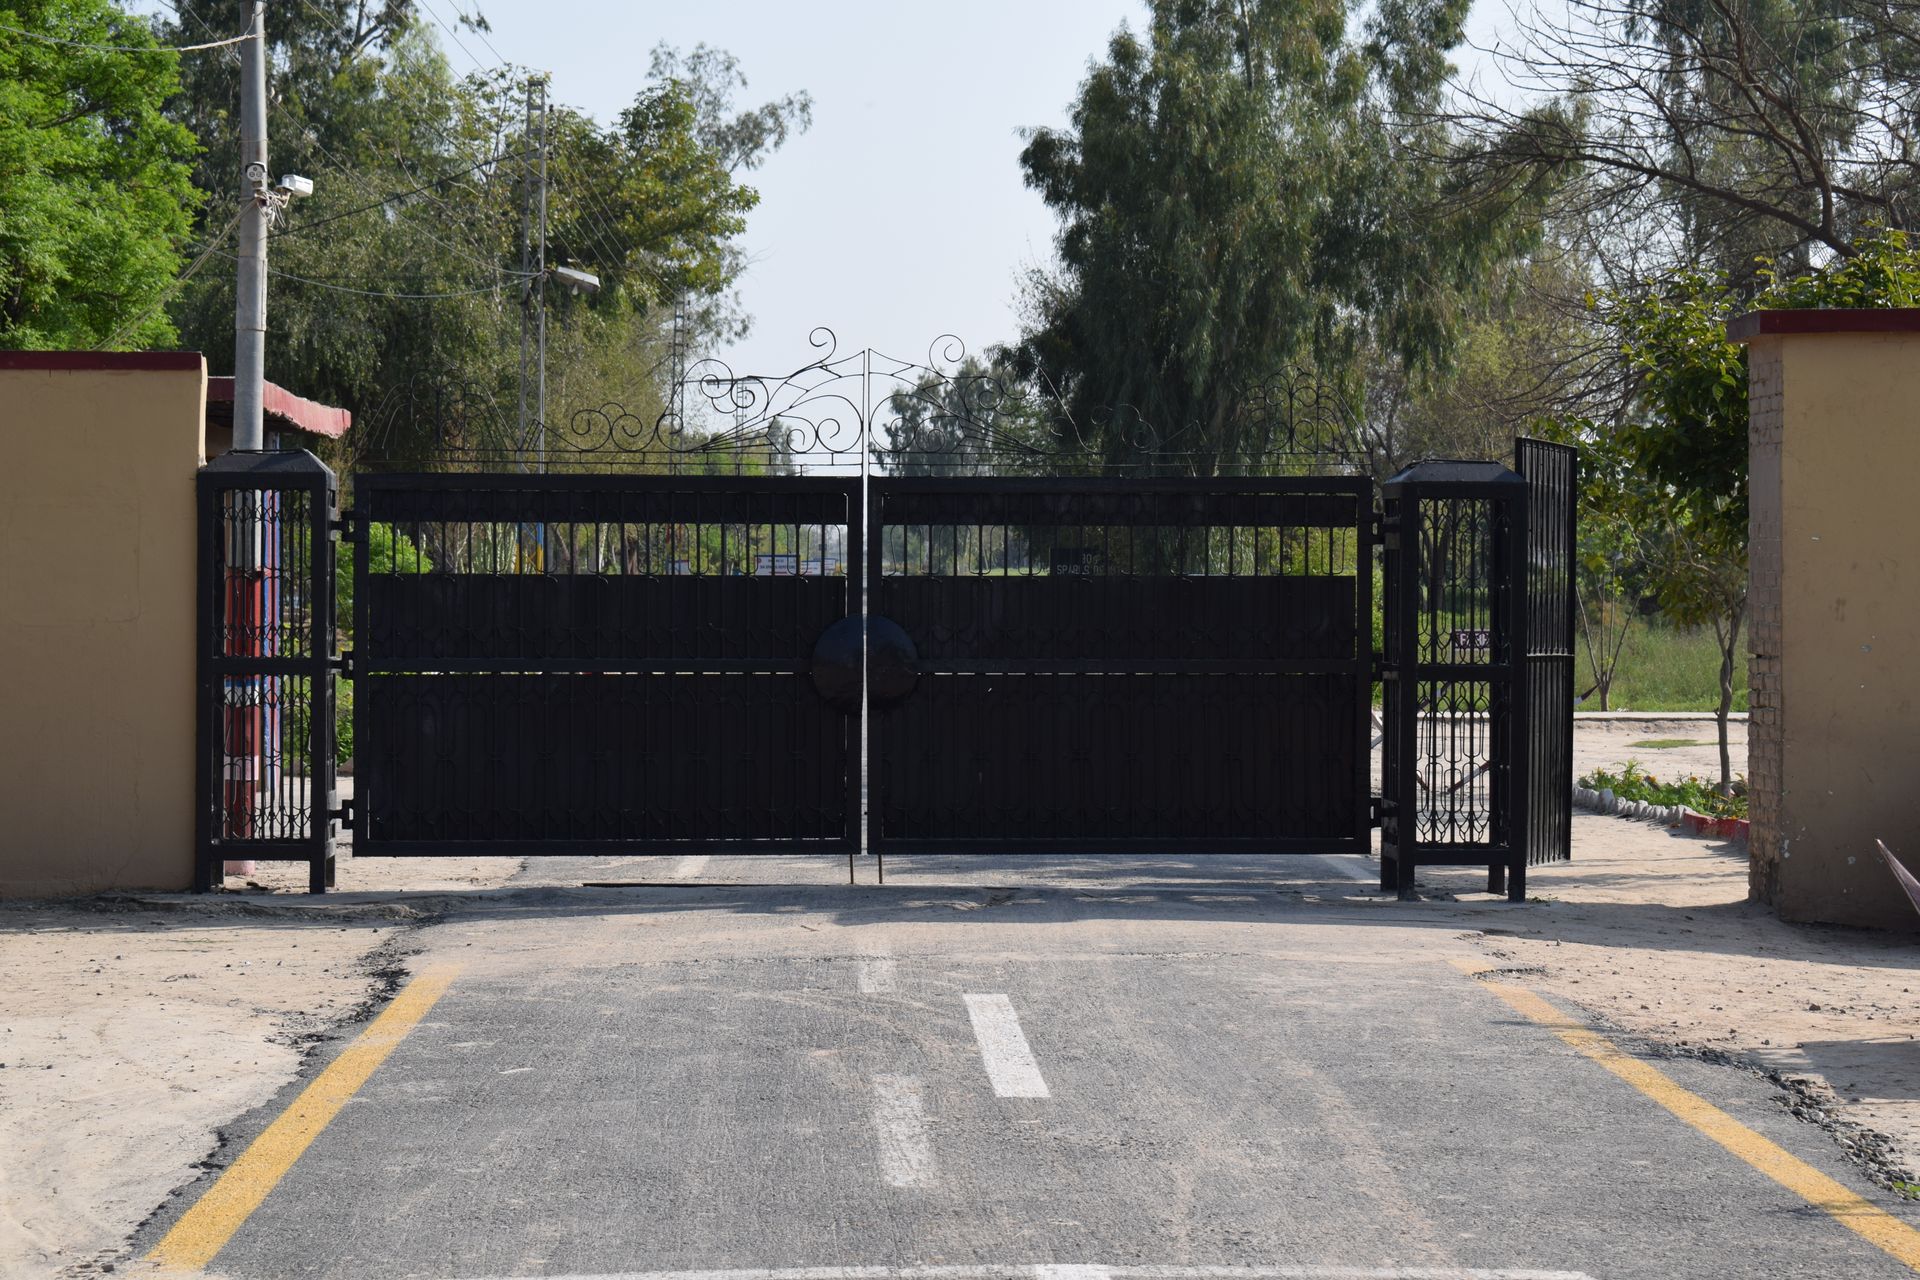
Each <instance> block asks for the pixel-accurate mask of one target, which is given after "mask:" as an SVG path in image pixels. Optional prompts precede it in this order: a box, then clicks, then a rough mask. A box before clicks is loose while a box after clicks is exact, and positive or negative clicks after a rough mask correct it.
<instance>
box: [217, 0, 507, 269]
mask: <svg viewBox="0 0 1920 1280" xmlns="http://www.w3.org/2000/svg"><path fill="white" fill-rule="evenodd" d="M301 2H302V3H303V4H305V5H306V7H307V9H308V10H309V11H310V12H311V13H313V15H314V16H315V17H317V18H319V19H320V20H321V21H323V22H328V23H331V24H332V26H333V27H334V29H335V30H337V31H339V32H340V33H341V34H343V35H347V36H351V35H352V33H351V32H350V31H348V29H347V28H346V26H344V25H343V24H341V23H339V22H337V21H335V20H334V19H332V18H330V17H329V16H328V15H327V14H326V13H325V12H324V11H323V10H321V9H320V8H319V7H318V6H316V5H315V4H314V3H313V0H301ZM429 12H431V11H429ZM433 16H434V21H435V22H439V21H440V19H439V16H438V15H437V14H436V15H433ZM202 25H205V24H204V23H203V24H202ZM441 26H442V27H443V28H444V26H445V24H444V23H441ZM449 34H452V33H451V32H449ZM489 47H491V45H489ZM461 48H462V52H465V53H466V55H467V57H468V58H472V59H473V60H474V64H475V65H476V66H479V65H480V63H479V60H478V59H477V58H473V52H472V51H471V50H469V49H466V47H465V46H464V45H463V46H461ZM386 52H387V53H389V54H390V55H391V56H392V58H393V62H394V65H395V66H398V67H401V68H403V69H404V68H405V67H406V60H405V57H404V56H403V48H402V46H400V45H396V44H388V45H387V46H386ZM416 69H417V64H416ZM481 69H482V70H485V69H486V68H484V67H482V68H481ZM420 123H422V124H424V125H426V127H427V128H428V129H430V130H432V132H433V133H434V135H435V136H436V137H438V138H439V139H440V141H441V142H443V143H445V144H446V146H447V148H448V149H449V150H450V151H454V152H458V151H460V150H461V147H460V144H458V143H456V142H455V141H454V140H453V139H452V138H450V137H448V136H447V134H446V131H445V130H443V129H441V128H440V127H439V126H438V125H436V124H435V123H433V121H431V120H428V119H424V118H423V119H421V121H420ZM303 132H304V136H305V137H306V139H307V141H308V142H309V143H311V144H312V145H313V147H314V148H315V149H316V150H317V151H319V153H320V154H321V156H322V157H323V158H325V160H326V161H327V162H328V163H330V164H332V165H333V167H334V168H335V169H336V170H337V171H339V172H340V173H341V174H343V175H344V176H346V177H347V178H349V180H351V181H353V182H356V183H358V184H359V185H360V186H361V188H362V189H363V190H366V191H374V190H376V188H375V187H373V186H372V184H370V183H368V182H367V181H366V179H365V178H364V177H362V176H361V175H360V174H359V173H358V172H357V171H355V170H351V169H349V168H348V167H347V166H346V165H344V164H342V163H341V162H340V161H339V160H338V159H337V158H335V157H334V156H333V154H332V153H331V152H329V151H328V150H327V149H326V146H325V145H324V144H323V143H321V141H320V140H319V138H318V137H316V136H315V135H314V133H313V131H312V130H311V129H305V130H303ZM521 154H524V153H523V152H514V151H503V152H500V153H498V154H497V155H495V156H493V157H491V158H489V159H487V160H482V161H480V162H479V163H477V164H474V165H471V166H469V167H468V168H467V169H465V170H452V171H449V172H448V173H447V174H445V175H442V177H441V178H437V179H432V180H429V181H428V182H425V183H422V184H420V185H419V186H416V187H415V188H414V189H413V190H412V191H409V192H406V193H405V194H406V195H417V194H421V193H422V192H424V191H426V190H427V189H428V188H430V187H432V186H435V185H437V184H438V183H439V182H440V181H444V180H445V178H449V177H459V176H461V174H463V173H471V172H473V171H474V170H475V169H480V168H484V167H485V166H487V165H489V164H493V163H496V162H497V161H501V160H507V159H512V158H514V157H515V156H517V155H521ZM395 161H396V164H397V165H398V167H399V168H400V170H401V172H403V173H407V176H408V177H410V178H411V177H413V176H414V175H413V174H412V173H410V172H408V170H407V167H406V165H405V164H401V163H399V161H398V157H397V156H396V157H395ZM394 198H400V197H394ZM384 203H388V201H376V202H375V203H374V205H368V206H363V207H362V208H360V209H357V210H351V211H349V213H348V214H345V215H333V216H332V217H329V218H324V219H318V220H316V221H314V222H311V223H302V224H300V228H299V229H305V228H306V227H311V226H319V225H322V224H323V223H325V222H328V221H333V220H335V219H336V218H338V217H343V216H351V214H352V213H360V212H365V211H366V209H367V208H372V207H377V205H379V204H384ZM292 230H294V228H290V229H289V232H288V233H283V234H289V233H291V231H292ZM425 234H426V236H427V238H428V239H430V240H432V241H433V242H434V243H435V244H437V245H439V246H441V247H442V248H444V249H446V250H448V251H449V252H451V253H454V254H456V255H458V256H461V257H464V258H466V259H467V260H468V261H470V262H473V263H474V264H476V265H478V266H480V267H482V268H483V269H486V270H490V271H495V272H498V273H499V274H501V275H503V276H507V277H511V278H514V279H528V278H530V277H529V276H528V275H527V274H526V273H523V272H518V271H510V270H507V269H505V268H502V267H501V266H500V265H499V264H498V262H497V261H488V260H487V259H486V258H484V257H482V256H480V255H481V254H483V253H484V250H482V249H481V248H480V247H479V246H478V245H475V246H473V247H472V248H471V249H468V248H463V247H459V246H456V245H453V244H450V243H448V242H447V241H446V240H443V239H441V238H440V237H439V236H436V235H434V234H433V232H432V231H426V232H425Z"/></svg>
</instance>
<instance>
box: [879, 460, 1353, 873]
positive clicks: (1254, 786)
mask: <svg viewBox="0 0 1920 1280" xmlns="http://www.w3.org/2000/svg"><path fill="white" fill-rule="evenodd" d="M871 511H872V515H871V538H870V546H871V548H872V550H871V565H870V575H871V582H872V584H873V607H874V611H875V612H876V613H877V614H879V615H882V616H883V617H886V618H890V619H892V620H894V621H895V622H897V623H899V624H900V625H901V626H902V627H903V628H905V630H906V632H907V633H908V635H909V637H910V638H911V642H912V644H913V646H914V649H915V650H916V652H917V658H918V662H917V673H918V679H917V683H916V684H915V685H914V687H913V689H912V691H911V692H910V693H908V694H907V695H906V696H905V697H904V698H902V699H901V700H899V701H898V702H897V703H894V704H892V705H876V706H875V707H874V708H873V710H872V712H871V715H872V721H871V723H872V735H873V737H872V744H871V749H870V757H871V761H872V765H871V767H872V813H873V818H872V821H873V829H872V832H871V843H872V846H873V847H874V848H875V849H877V850H879V851H882V852H913V851H934V850H940V851H965V852H985V853H1004V852H1010V851H1018V850H1022V849H1031V850H1034V851H1042V850H1045V851H1069V850H1078V851H1085V852H1100V851H1112V850H1140V851H1147V850H1153V851H1162V850H1164V851H1168V852H1202V851H1206V850H1239V851H1267V852H1287V851H1294V850H1306V849H1313V850H1319V851H1329V852H1330V851H1337V850H1342V849H1354V848H1364V847H1365V843H1366V840H1367V831H1368V816H1367V793H1368V789H1369V788H1368V779H1367V750H1366V748H1367V743H1368V740H1369V739H1368V736H1367V735H1368V731H1369V717H1368V706H1367V700H1368V690H1369V686H1370V678H1369V672H1370V662H1371V641H1372V636H1371V626H1370V623H1369V619H1370V617H1371V611H1372V543H1371V527H1370V520H1371V514H1372V513H1371V501H1370V489H1369V486H1368V485H1367V483H1366V482H1365V481H1362V480H1338V479H1331V480H1230V479H1223V480H1209V481H1106V480H1077V481H1075V480H1046V481H1041V480H1033V481H1012V480H958V479H923V480H881V481H876V482H874V484H873V496H872V508H871Z"/></svg>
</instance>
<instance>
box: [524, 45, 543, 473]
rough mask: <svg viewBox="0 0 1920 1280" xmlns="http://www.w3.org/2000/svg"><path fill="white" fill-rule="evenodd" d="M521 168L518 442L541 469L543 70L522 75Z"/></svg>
mask: <svg viewBox="0 0 1920 1280" xmlns="http://www.w3.org/2000/svg"><path fill="white" fill-rule="evenodd" d="M536 95H538V96H536ZM536 111H537V112H538V117H537V119H536V115H535V113H536ZM536 130H537V133H536ZM536 137H537V139H538V141H537V142H536V140H535V139H536ZM535 146H537V147H538V148H539V155H538V157H535V156H534V155H533V154H531V151H530V149H531V148H533V147H535ZM521 173H522V175H523V177H524V183H523V185H522V187H521V202H520V276H521V286H520V287H521V289H522V290H523V291H524V292H523V293H522V294H521V306H520V447H521V448H525V447H526V446H527V444H528V442H529V441H531V442H532V444H533V447H534V449H533V451H534V456H535V457H536V458H537V459H539V463H540V468H539V469H540V470H542V471H544V470H546V452H547V78H546V77H545V76H544V75H534V76H528V77H527V124H526V131H525V134H524V137H523V140H522V151H521ZM536 207H537V209H538V217H539V225H538V231H537V232H536V230H535V224H534V219H535V209H536ZM530 341H531V342H533V343H534V344H536V345H537V347H538V356H537V358H536V361H537V368H536V370H535V373H534V377H533V379H532V383H533V387H534V409H533V423H532V426H533V431H532V433H531V434H530V433H529V432H528V430H527V427H528V422H527V387H528V382H529V379H528V376H527V359H528V346H529V342H530Z"/></svg>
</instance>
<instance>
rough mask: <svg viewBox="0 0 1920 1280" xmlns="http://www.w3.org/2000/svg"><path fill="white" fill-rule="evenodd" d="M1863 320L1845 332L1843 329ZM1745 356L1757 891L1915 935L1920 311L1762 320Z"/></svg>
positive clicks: (1790, 907)
mask: <svg viewBox="0 0 1920 1280" xmlns="http://www.w3.org/2000/svg"><path fill="white" fill-rule="evenodd" d="M1849 318H1851V319H1849ZM1733 336H1735V337H1736V338H1743V339H1745V340H1746V341H1747V343H1748V350H1749V378H1750V381H1749V407H1750V410H1751V413H1750V428H1749V429H1750V436H1749V449H1750V472H1749V475H1750V484H1751V497H1752V505H1751V525H1750V533H1751V571H1752V593H1751V612H1750V616H1751V629H1750V631H1749V648H1750V650H1751V652H1752V654H1753V661H1752V665H1751V668H1750V676H1749V685H1750V697H1751V705H1752V709H1753V710H1752V717H1751V720H1750V724H1749V731H1748V750H1749V769H1748V778H1749V782H1750V783H1751V785H1752V807H1753V811H1752V818H1753V831H1752V842H1751V850H1752V865H1751V879H1750V883H1751V893H1752V896H1753V897H1754V899H1756V900H1757V901H1761V902H1767V903H1770V904H1772V905H1773V906H1774V907H1775V908H1776V909H1777V910H1778V912H1779V914H1780V915H1781V916H1782V917H1783V918H1785V919H1789V920H1818V921H1827V922H1832V923H1841V924H1855V925H1870V926H1875V927H1880V928H1897V929H1914V928H1916V927H1920V918H1916V916H1915V913H1914V910H1913V907H1912V905H1911V904H1910V903H1908V901H1907V899H1906V897H1905V895H1904V894H1903V893H1902V892H1901V890H1900V887H1899V885H1898V884H1897V883H1896V882H1895V881H1894V879H1893V877H1892V875H1891V874H1890V873H1889V872H1888V871H1887V869H1886V867H1885V866H1883V865H1882V864H1881V862H1880V859H1879V856H1878V854H1877V853H1876V852H1875V849H1874V841H1875V839H1876V838H1878V839H1883V840H1885V841H1886V842H1887V844H1888V847H1890V848H1891V849H1893V850H1894V852H1895V853H1896V854H1898V855H1900V856H1901V857H1902V859H1903V860H1904V861H1905V862H1906V863H1907V865H1908V866H1909V867H1912V868H1916V869H1920V824H1917V823H1916V821H1915V814H1916V805H1917V804H1920V520H1917V519H1916V517H1920V494H1916V491H1915V488H1914V477H1915V476H1916V475H1920V312H1898V311H1895V312H1867V313H1860V312H1762V313H1758V314H1756V315H1753V316H1749V317H1747V318H1746V319H1745V320H1744V321H1742V322H1736V325H1735V326H1734V329H1733Z"/></svg>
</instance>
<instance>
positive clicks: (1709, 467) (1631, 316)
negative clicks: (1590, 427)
mask: <svg viewBox="0 0 1920 1280" xmlns="http://www.w3.org/2000/svg"><path fill="white" fill-rule="evenodd" d="M1757 278H1758V280H1759V281H1760V283H1761V286H1762V289H1761V292H1760V293H1759V295H1758V296H1757V297H1751V298H1749V297H1748V296H1747V295H1746V294H1745V293H1744V291H1742V290H1740V289H1739V288H1737V287H1736V286H1735V284H1734V282H1733V281H1732V280H1731V279H1730V278H1729V277H1728V276H1727V275H1726V274H1725V273H1713V272H1701V271H1687V272H1681V273H1679V274H1677V275H1675V276H1673V277H1671V278H1670V279H1668V280H1667V281H1665V282H1664V283H1663V284H1662V285H1660V286H1659V287H1656V288H1654V289H1650V290H1646V291H1643V292H1641V293H1638V294H1634V295H1630V296H1618V295H1616V296H1613V297H1611V298H1609V299H1608V300H1606V301H1605V302H1604V303H1603V305H1602V309H1601V316H1602V319H1603V320H1604V322H1605V323H1606V324H1607V325H1608V326H1609V327H1610V328H1611V329H1612V330H1613V332H1614V333H1615V334H1616V335H1617V337H1618V340H1619V344H1620V347H1621V349H1622V350H1623V351H1624V353H1625V355H1626V358H1627V361H1628V364H1629V367H1630V368H1631V370H1632V371H1633V374H1634V378H1635V383H1636V398H1635V403H1634V406H1633V410H1632V412H1630V414H1629V415H1628V417H1627V418H1626V420H1625V421H1624V422H1623V424H1622V425H1620V426H1619V427H1617V428H1615V429H1614V435H1613V436H1612V437H1611V438H1607V437H1603V436H1601V435H1599V433H1597V432H1589V433H1588V434H1589V439H1591V440H1593V441H1594V442H1595V443H1596V444H1599V445H1600V446H1601V448H1602V450H1603V455H1602V456H1605V452H1604V451H1605V450H1610V449H1615V448H1617V449H1620V450H1623V451H1624V455H1625V458H1626V460H1627V462H1628V464H1629V465H1628V467H1627V473H1628V474H1629V475H1631V476H1632V477H1634V478H1635V485H1636V488H1634V489H1632V490H1628V489H1625V488H1624V486H1623V488H1622V489H1621V490H1620V491H1619V492H1616V493H1615V494H1612V495H1610V496H1609V497H1608V501H1609V502H1624V503H1629V504H1630V505H1631V504H1637V506H1638V513H1637V517H1636V518H1637V521H1638V524H1639V527H1640V529H1641V533H1642V539H1643V541H1642V546H1641V550H1642V554H1643V555H1644V556H1645V559H1646V564H1647V568H1648V572H1649V582H1650V585H1651V587H1652V589H1653V590H1654V592H1655V593H1656V594H1657V595H1658V597H1659V599H1660V603H1661V608H1662V609H1663V611H1664V612H1666V613H1667V615H1668V616H1669V617H1671V618H1672V619H1673V620H1674V621H1676V622H1678V623H1680V624H1681V625H1683V626H1710V627H1711V628H1712V629H1713V631H1714V637H1715V640H1716V641H1717V642H1718V644H1719V646H1720V658H1721V663H1720V702H1719V714H1718V720H1719V730H1720V773H1721V777H1720V781H1721V784H1722V786H1725V785H1727V784H1728V783H1729V782H1730V781H1731V772H1730V766H1731V762H1730V759H1729V755H1728V750H1727V717H1728V714H1729V713H1730V712H1731V710H1732V707H1733V694H1734V689H1733V676H1734V670H1735V660H1736V657H1737V655H1738V652H1739V643H1740V632H1741V627H1742V624H1743V622H1744V619H1745V615H1746V605H1747V597H1746V585H1747V403H1748V402H1747V353H1746V349H1745V348H1744V347H1742V346H1740V345H1738V344H1736V343H1733V342H1730V341H1728V340H1727V323H1728V321H1730V320H1731V319H1733V318H1734V317H1735V316H1736V315H1738V314H1740V313H1741V312H1743V311H1746V310H1750V309H1755V308H1818V307H1857V308H1873V307H1908V306H1913V305H1915V304H1916V303H1917V302H1920V250H1916V249H1915V248H1914V247H1913V246H1912V244H1911V243H1910V241H1909V239H1908V237H1907V235H1906V233H1904V232H1901V231H1892V230H1885V229H1882V230H1880V231H1877V232H1875V233H1872V234H1871V235H1868V236H1864V237H1862V238H1861V239H1860V240H1859V241H1858V243H1857V244H1856V245H1855V248H1854V252H1853V253H1852V254H1851V255H1850V256H1846V257H1836V258H1834V259H1832V260H1830V261H1829V262H1827V263H1826V264H1824V265H1822V266H1820V267H1817V268H1815V269H1813V270H1811V271H1805V272H1802V273H1799V274H1797V275H1788V274H1786V273H1784V272H1783V271H1782V270H1781V269H1780V268H1779V266H1778V265H1777V264H1774V263H1771V262H1765V261H1763V262H1762V263H1761V264H1760V266H1759V268H1758V270H1757ZM1641 484H1644V485H1645V486H1646V487H1645V488H1644V489H1641V488H1638V487H1637V486H1639V485H1641ZM1582 515H1583V518H1586V519H1594V518H1602V519H1604V518H1606V516H1607V510H1606V507H1605V505H1604V504H1601V505H1598V506H1596V505H1594V504H1592V503H1589V504H1587V505H1585V506H1583V511H1582Z"/></svg>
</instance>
